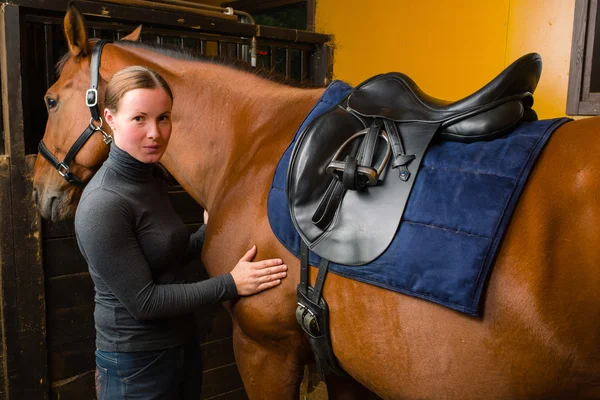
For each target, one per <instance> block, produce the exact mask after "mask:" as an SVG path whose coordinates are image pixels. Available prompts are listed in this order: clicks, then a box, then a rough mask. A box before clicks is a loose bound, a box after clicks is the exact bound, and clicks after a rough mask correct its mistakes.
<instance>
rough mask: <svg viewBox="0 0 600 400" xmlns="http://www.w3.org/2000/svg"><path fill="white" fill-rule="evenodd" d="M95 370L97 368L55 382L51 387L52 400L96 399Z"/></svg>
mask: <svg viewBox="0 0 600 400" xmlns="http://www.w3.org/2000/svg"><path fill="white" fill-rule="evenodd" d="M94 372H95V370H90V371H87V372H85V373H83V374H81V375H79V376H75V377H72V378H69V379H65V380H63V381H60V382H54V383H53V384H52V387H51V388H50V398H51V399H52V400H94V399H96V392H95V388H94Z"/></svg>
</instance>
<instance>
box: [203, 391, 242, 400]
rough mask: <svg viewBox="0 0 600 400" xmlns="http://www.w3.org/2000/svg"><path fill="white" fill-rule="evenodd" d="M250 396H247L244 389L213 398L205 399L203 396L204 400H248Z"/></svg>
mask: <svg viewBox="0 0 600 400" xmlns="http://www.w3.org/2000/svg"><path fill="white" fill-rule="evenodd" d="M247 399H248V395H247V394H246V390H245V389H244V388H242V389H237V390H234V391H232V392H228V393H224V394H219V395H217V396H213V397H204V396H202V400H247Z"/></svg>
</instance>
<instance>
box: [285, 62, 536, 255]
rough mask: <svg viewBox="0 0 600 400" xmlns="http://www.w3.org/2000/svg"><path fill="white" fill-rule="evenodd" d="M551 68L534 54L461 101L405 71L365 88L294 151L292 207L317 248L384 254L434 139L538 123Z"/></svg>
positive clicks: (473, 137)
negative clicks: (545, 71)
mask: <svg viewBox="0 0 600 400" xmlns="http://www.w3.org/2000/svg"><path fill="white" fill-rule="evenodd" d="M541 70H542V61H541V57H540V56H539V55H538V54H535V53H532V54H527V55H525V56H523V57H521V58H520V59H518V60H516V61H515V62H514V63H512V64H511V65H510V66H508V67H507V68H506V69H505V70H504V71H503V72H502V73H501V74H500V75H498V76H497V77H496V78H494V79H493V80H492V81H491V82H489V83H488V84H487V85H485V86H484V87H483V88H481V89H480V90H478V91H477V92H475V93H473V94H472V95H470V96H468V97H465V98H464V99H461V100H459V101H456V102H449V101H444V100H439V99H435V98H433V97H431V96H428V95H427V94H425V93H424V92H423V91H422V90H421V89H419V87H418V86H417V85H416V84H415V82H413V80H412V79H410V78H409V77H408V76H406V75H404V74H402V73H397V72H392V73H387V74H382V75H377V76H375V77H372V78H370V79H368V80H367V81H365V82H363V83H362V84H360V85H359V86H357V87H356V88H355V89H354V90H353V91H352V92H351V93H350V95H349V96H348V97H347V98H345V99H344V100H343V101H342V102H341V103H340V104H338V106H337V107H334V108H333V109H331V110H329V111H328V112H326V113H324V114H322V115H321V116H319V117H318V118H316V119H315V120H314V121H313V122H312V123H311V124H310V125H309V126H308V127H307V128H306V129H305V130H304V132H302V133H301V134H300V137H299V139H298V141H297V143H296V145H295V148H294V150H293V153H292V158H291V161H290V166H289V169H288V176H287V191H288V193H287V194H288V201H289V208H290V212H291V216H292V221H293V222H294V224H295V226H296V229H297V230H298V232H299V234H300V235H301V237H302V239H303V240H304V242H305V243H306V244H307V245H308V248H309V249H310V250H311V251H313V252H315V253H316V254H318V255H319V256H321V257H323V258H325V259H327V260H330V261H333V262H335V263H339V264H346V265H361V264H366V263H369V262H371V261H372V260H374V259H375V258H377V257H378V256H379V255H381V254H382V253H383V252H384V251H385V249H386V248H387V247H388V246H389V244H390V243H391V241H392V240H393V238H394V236H395V233H396V231H397V229H398V226H399V224H400V220H401V218H402V214H403V213H404V208H405V206H406V203H407V201H408V197H409V194H410V191H411V189H412V186H413V183H414V181H415V178H416V176H417V172H418V170H419V166H420V164H421V161H422V159H423V157H424V155H425V152H426V150H427V148H428V147H429V145H430V143H431V141H432V139H434V137H435V138H436V140H452V141H461V142H473V141H478V140H492V139H495V138H498V137H500V136H502V135H504V134H506V133H507V132H509V131H511V130H512V129H514V128H515V127H516V126H517V125H518V124H519V123H520V122H521V121H533V120H536V119H537V115H536V113H535V111H533V110H532V109H531V107H532V105H533V95H532V94H533V92H534V91H535V88H536V86H537V83H538V81H539V78H540V74H541Z"/></svg>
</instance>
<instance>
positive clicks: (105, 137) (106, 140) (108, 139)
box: [100, 129, 113, 146]
mask: <svg viewBox="0 0 600 400" xmlns="http://www.w3.org/2000/svg"><path fill="white" fill-rule="evenodd" d="M100 132H102V136H103V137H102V140H103V141H104V143H105V144H106V145H107V146H110V144H111V143H112V142H113V137H112V136H110V135H109V134H108V133H106V132H104V131H103V130H102V129H100Z"/></svg>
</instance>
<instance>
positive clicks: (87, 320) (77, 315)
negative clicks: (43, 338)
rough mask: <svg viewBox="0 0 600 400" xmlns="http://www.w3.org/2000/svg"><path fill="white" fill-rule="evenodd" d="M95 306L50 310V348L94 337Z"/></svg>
mask: <svg viewBox="0 0 600 400" xmlns="http://www.w3.org/2000/svg"><path fill="white" fill-rule="evenodd" d="M95 337H96V329H95V326H94V306H93V305H92V306H83V307H74V308H66V309H62V310H54V311H53V310H49V312H48V349H49V351H54V350H55V349H58V348H60V346H63V345H65V344H67V343H73V342H77V341H82V340H87V339H94V338H95Z"/></svg>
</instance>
